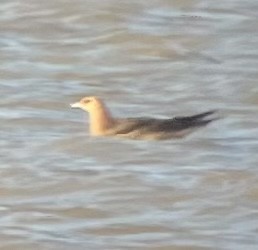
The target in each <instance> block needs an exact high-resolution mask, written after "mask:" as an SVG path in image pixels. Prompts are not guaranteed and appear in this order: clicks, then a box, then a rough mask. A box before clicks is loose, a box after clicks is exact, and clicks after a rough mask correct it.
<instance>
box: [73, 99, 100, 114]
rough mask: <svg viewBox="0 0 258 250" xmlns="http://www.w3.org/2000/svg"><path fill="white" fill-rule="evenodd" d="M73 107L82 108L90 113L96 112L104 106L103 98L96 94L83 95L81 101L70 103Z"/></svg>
mask: <svg viewBox="0 0 258 250" xmlns="http://www.w3.org/2000/svg"><path fill="white" fill-rule="evenodd" d="M70 105H71V108H80V109H82V110H84V111H87V112H89V113H91V112H94V110H95V109H98V108H100V107H101V106H102V102H101V100H100V99H99V98H98V97H96V96H87V97H83V98H82V99H81V100H80V101H79V102H75V103H73V104H70Z"/></svg>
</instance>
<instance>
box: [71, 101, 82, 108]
mask: <svg viewBox="0 0 258 250" xmlns="http://www.w3.org/2000/svg"><path fill="white" fill-rule="evenodd" d="M70 106H71V108H81V104H80V103H79V102H75V103H72V104H70Z"/></svg>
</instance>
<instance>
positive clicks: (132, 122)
mask: <svg viewBox="0 0 258 250" xmlns="http://www.w3.org/2000/svg"><path fill="white" fill-rule="evenodd" d="M70 106H71V108H79V109H82V110H84V111H86V112H88V113H89V118H90V122H89V124H90V126H89V132H90V135H91V136H117V137H123V138H128V139H148V140H167V139H173V138H182V137H185V136H186V135H188V134H190V133H192V132H194V131H195V130H196V129H198V128H200V127H204V126H206V125H207V124H209V123H210V122H212V121H214V120H217V119H218V118H217V117H215V118H209V117H210V116H211V115H213V114H215V113H216V110H210V111H206V112H202V113H198V114H195V115H191V116H176V117H172V118H167V119H157V118H152V117H129V118H115V117H113V116H112V115H111V112H110V111H109V109H108V108H107V106H106V105H105V103H104V102H103V100H101V98H99V97H96V96H86V97H83V98H82V99H81V100H80V101H79V102H76V103H73V104H70Z"/></svg>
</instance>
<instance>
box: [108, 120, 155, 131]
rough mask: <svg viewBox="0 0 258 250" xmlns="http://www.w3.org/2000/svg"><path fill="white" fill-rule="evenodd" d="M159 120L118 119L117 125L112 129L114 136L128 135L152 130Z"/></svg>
mask: <svg viewBox="0 0 258 250" xmlns="http://www.w3.org/2000/svg"><path fill="white" fill-rule="evenodd" d="M156 122H157V119H154V118H146V117H143V118H125V119H118V120H117V122H116V125H115V126H114V127H112V128H111V131H110V132H111V133H112V134H128V133H131V132H133V131H142V130H144V129H146V128H150V127H151V126H153V124H154V123H156Z"/></svg>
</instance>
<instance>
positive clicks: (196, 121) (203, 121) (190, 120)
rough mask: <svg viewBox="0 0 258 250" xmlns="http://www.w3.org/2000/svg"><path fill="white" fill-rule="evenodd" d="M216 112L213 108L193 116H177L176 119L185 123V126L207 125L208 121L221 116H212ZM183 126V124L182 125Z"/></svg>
mask: <svg viewBox="0 0 258 250" xmlns="http://www.w3.org/2000/svg"><path fill="white" fill-rule="evenodd" d="M215 113H216V110H211V111H207V112H203V113H199V114H196V115H192V116H183V117H176V118H175V120H176V121H177V122H178V123H180V124H181V125H184V127H186V128H188V127H201V126H205V125H207V124H208V123H210V122H212V121H215V120H218V119H219V117H215V116H213V117H211V116H212V115H214V114H215ZM182 127H183V126H182Z"/></svg>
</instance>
